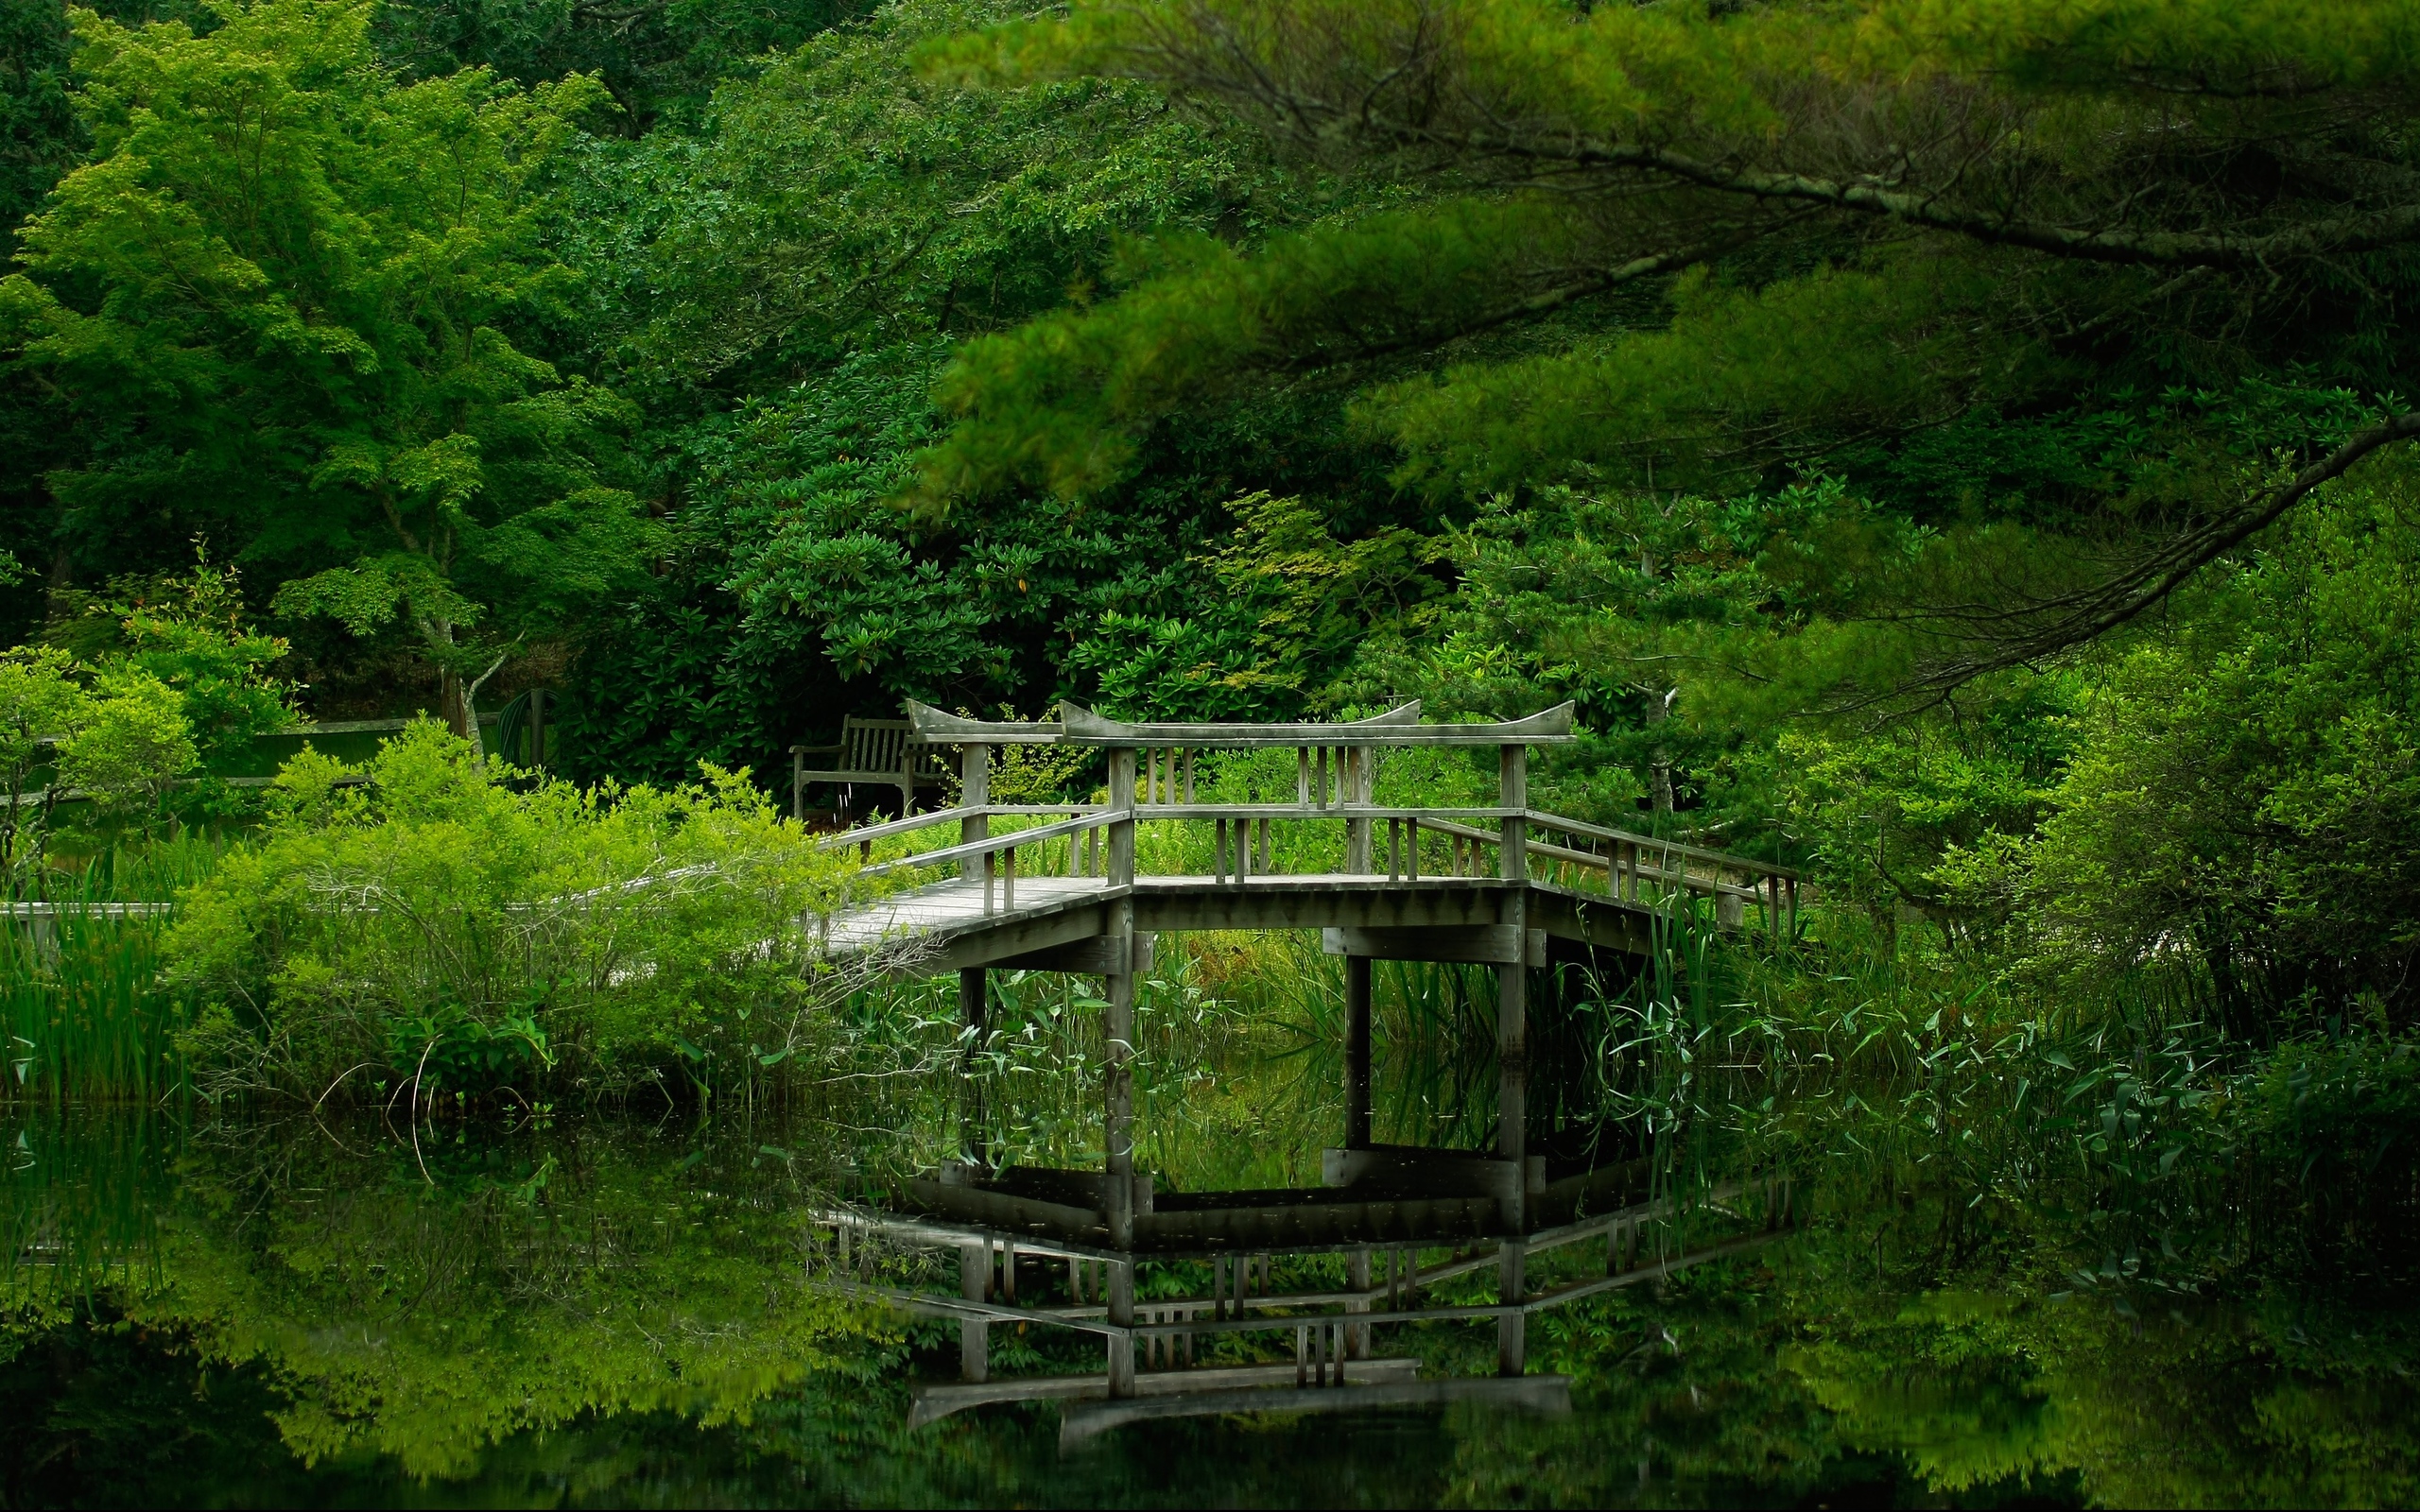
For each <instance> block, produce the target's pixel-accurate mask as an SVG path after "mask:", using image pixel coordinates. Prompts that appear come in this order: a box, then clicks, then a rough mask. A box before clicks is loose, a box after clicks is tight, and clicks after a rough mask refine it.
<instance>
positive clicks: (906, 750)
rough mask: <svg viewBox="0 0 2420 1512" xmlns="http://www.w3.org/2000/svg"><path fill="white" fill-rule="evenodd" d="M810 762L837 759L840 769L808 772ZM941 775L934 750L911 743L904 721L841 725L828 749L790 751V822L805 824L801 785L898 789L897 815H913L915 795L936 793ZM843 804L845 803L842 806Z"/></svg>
mask: <svg viewBox="0 0 2420 1512" xmlns="http://www.w3.org/2000/svg"><path fill="white" fill-rule="evenodd" d="M809 756H838V758H839V764H838V765H835V766H829V767H809V766H808V765H806V759H807V758H808V757H809ZM942 778H943V770H942V755H941V750H940V748H939V747H934V746H927V745H925V744H924V743H923V742H922V741H920V740H918V739H917V738H916V737H915V733H914V731H913V730H910V729H909V728H908V721H907V720H905V719H860V718H858V717H857V716H856V715H855V714H851V715H849V716H848V717H847V718H846V719H844V720H842V721H841V722H840V738H839V739H838V740H837V741H835V742H833V743H832V744H831V745H829V746H792V747H790V816H791V817H792V818H795V819H799V820H801V821H804V819H805V818H806V784H807V783H809V782H837V783H839V784H840V785H842V786H843V787H850V786H855V785H856V784H857V783H859V782H864V783H867V784H869V785H872V786H882V787H895V788H897V789H899V815H900V817H902V818H905V817H907V816H908V815H909V814H912V813H914V812H915V808H916V791H917V789H919V788H923V789H925V790H927V791H939V790H940V789H941V787H942ZM843 801H844V802H845V799H844V800H843Z"/></svg>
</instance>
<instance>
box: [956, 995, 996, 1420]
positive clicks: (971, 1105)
mask: <svg viewBox="0 0 2420 1512" xmlns="http://www.w3.org/2000/svg"><path fill="white" fill-rule="evenodd" d="M987 996H988V992H987V988H986V979H985V973H984V969H983V968H982V967H979V966H968V967H961V968H959V973H958V1017H959V1022H960V1023H962V1024H964V1025H965V1026H966V1027H967V1028H968V1029H971V1030H973V1031H974V1032H973V1033H972V1034H970V1035H968V1036H967V1037H966V1055H965V1059H964V1061H963V1062H962V1063H961V1064H960V1065H959V1092H960V1095H959V1125H958V1158H959V1160H962V1161H964V1162H965V1163H966V1164H968V1165H982V1164H985V1163H986V1162H985V1157H986V1156H987V1155H988V1154H989V1153H990V1151H989V1149H988V1148H987V1146H988V1144H989V1141H988V1140H987V1139H986V1138H985V1130H984V1125H985V1123H986V1122H987V1121H986V1120H985V1118H984V1116H983V1115H984V1106H983V1088H982V1084H981V1083H980V1082H978V1081H977V1080H976V1077H975V1061H976V1057H977V1054H978V1053H979V1052H980V1051H981V1050H982V1048H983V1031H984V1027H985V1023H986V1002H985V1000H986V998H987ZM975 1379H977V1380H980V1379H981V1378H980V1377H977V1378H975Z"/></svg>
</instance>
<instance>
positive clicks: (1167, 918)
mask: <svg viewBox="0 0 2420 1512" xmlns="http://www.w3.org/2000/svg"><path fill="white" fill-rule="evenodd" d="M1524 891H1526V893H1527V895H1528V896H1527V900H1526V906H1524V905H1523V903H1522V901H1521V900H1520V899H1519V898H1518V896H1517V895H1519V894H1521V893H1522V892H1524ZM984 894H985V888H984V885H983V883H982V882H981V880H980V879H952V880H949V881H944V882H937V883H933V884H930V885H926V886H923V887H919V888H916V889H915V890H913V891H910V892H903V893H898V894H894V895H892V896H890V897H888V898H884V899H881V900H878V901H877V902H872V903H867V904H863V905H860V906H858V907H856V908H854V909H850V910H847V911H845V912H842V913H838V914H836V915H834V916H833V918H832V920H831V924H830V926H829V930H828V933H827V935H826V948H827V950H828V952H829V953H830V954H832V955H834V956H836V957H844V956H849V955H854V954H859V953H862V952H867V951H873V950H878V949H888V950H890V951H893V952H895V953H896V954H898V957H899V962H900V967H899V969H900V970H902V971H913V972H927V971H929V972H940V971H953V970H959V969H962V968H965V967H972V966H985V965H995V964H997V965H1014V964H1019V963H1018V962H1017V961H1016V958H1017V957H1019V956H1026V955H1031V954H1036V953H1042V952H1049V951H1054V950H1059V949H1062V948H1063V947H1068V946H1073V945H1076V944H1079V943H1080V942H1083V941H1088V940H1093V939H1096V938H1098V937H1100V936H1105V935H1107V934H1109V933H1110V924H1109V920H1108V919H1107V917H1106V914H1107V905H1108V904H1110V903H1111V902H1115V901H1116V900H1118V899H1120V898H1132V902H1133V905H1134V928H1135V930H1136V931H1137V932H1138V933H1142V934H1150V933H1158V932H1161V931H1174V932H1184V931H1192V930H1222V929H1248V930H1267V929H1302V930H1309V929H1317V930H1322V931H1333V932H1337V934H1338V935H1340V936H1342V937H1341V938H1337V937H1331V938H1330V940H1329V942H1328V943H1329V947H1330V949H1331V950H1334V951H1335V952H1337V953H1338V954H1345V953H1348V952H1349V953H1350V954H1368V955H1377V956H1383V957H1387V958H1393V959H1412V960H1421V959H1433V960H1500V961H1502V962H1504V963H1506V964H1510V963H1511V962H1512V961H1513V960H1514V959H1516V958H1528V959H1530V960H1531V962H1532V964H1544V957H1545V955H1546V954H1547V953H1554V954H1564V952H1563V951H1562V950H1561V949H1559V947H1558V945H1557V943H1556V942H1563V944H1564V945H1567V946H1570V947H1577V948H1580V949H1583V950H1615V951H1622V952H1627V953H1630V954H1643V953H1645V952H1646V951H1647V950H1649V949H1650V948H1651V941H1652V938H1653V934H1652V924H1651V919H1652V918H1653V916H1654V913H1655V910H1654V909H1653V908H1652V907H1651V906H1649V905H1647V904H1644V903H1638V902H1625V901H1623V900H1620V899H1616V898H1611V897H1608V896H1606V895H1605V894H1603V893H1597V892H1586V891H1582V890H1579V889H1576V888H1571V887H1565V886H1561V885H1555V884H1551V883H1541V882H1536V881H1532V882H1530V883H1529V884H1528V885H1527V886H1526V888H1524V886H1523V885H1522V884H1519V883H1513V882H1508V881H1505V880H1503V879H1501V878H1495V877H1422V878H1419V879H1416V880H1414V879H1408V878H1402V877H1395V878H1389V877H1384V876H1370V875H1363V874H1357V873H1331V874H1323V875H1322V874H1309V875H1296V874H1286V873H1278V874H1271V875H1264V876H1254V877H1248V878H1246V879H1244V880H1243V881H1241V882H1237V881H1236V880H1234V879H1232V878H1230V879H1227V880H1225V881H1220V880H1218V879H1215V878H1210V877H1191V876H1169V877H1150V876H1145V877H1137V878H1135V879H1134V882H1133V884H1132V886H1126V887H1119V886H1113V885H1110V884H1109V883H1108V882H1107V881H1105V880H1103V879H1101V878H1098V877H1021V878H1019V879H1018V880H1017V884H1016V887H1015V890H1014V893H1013V895H1012V897H1013V902H1014V906H1013V907H1010V906H1007V900H1008V899H1009V898H1010V897H1011V895H1010V894H1009V893H1008V892H1007V890H1006V889H1004V888H1002V887H1000V886H999V885H998V884H997V883H996V882H995V883H994V886H993V889H992V905H991V907H990V909H989V911H987V910H986V908H985V897H984ZM1508 917H1518V918H1524V919H1525V927H1526V930H1527V932H1528V934H1529V936H1531V937H1530V938H1527V939H1523V940H1519V941H1515V940H1513V938H1512V935H1511V926H1509V925H1508V924H1506V923H1505V922H1504V921H1505V919H1507V918H1508ZM1034 964H1042V963H1038V962H1037V963H1034Z"/></svg>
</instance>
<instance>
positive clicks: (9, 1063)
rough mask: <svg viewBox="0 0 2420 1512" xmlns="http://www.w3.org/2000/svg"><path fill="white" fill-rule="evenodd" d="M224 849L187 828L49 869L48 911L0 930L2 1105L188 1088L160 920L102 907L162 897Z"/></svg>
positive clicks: (165, 1093) (177, 999)
mask: <svg viewBox="0 0 2420 1512" xmlns="http://www.w3.org/2000/svg"><path fill="white" fill-rule="evenodd" d="M225 851H226V842H225V841H223V840H220V839H217V838H216V837H213V836H211V835H208V834H206V833H185V832H181V833H176V834H173V835H170V836H167V837H165V838H164V839H161V840H159V841H156V842H153V843H151V844H148V845H144V846H139V847H137V846H117V847H112V848H110V849H109V850H106V851H100V852H98V853H97V854H95V855H93V856H91V857H89V858H88V859H87V860H86V861H85V864H84V865H83V866H82V867H80V868H77V869H74V870H60V871H54V872H52V873H50V874H49V876H48V878H47V879H46V880H47V882H48V885H47V887H46V889H45V891H46V892H47V894H48V897H47V898H46V899H45V900H44V901H45V902H48V903H49V904H50V905H51V907H52V909H53V910H54V911H53V913H52V914H51V916H50V917H49V918H47V919H15V920H12V921H10V922H9V923H8V924H7V925H6V927H5V928H0V1031H5V1033H6V1034H7V1035H8V1046H7V1059H6V1062H5V1074H0V1101H13V1102H34V1103H45V1102H46V1103H59V1102H65V1101H92V1100H107V1099H125V1098H130V1099H138V1100H143V1101H155V1100H157V1099H160V1098H163V1097H172V1096H181V1095H182V1094H184V1093H185V1092H187V1091H190V1090H191V1088H190V1083H189V1081H188V1079H187V1076H186V1068H185V1063H184V1058H183V1057H182V1054H181V1053H180V1051H179V1050H178V1047H177V1042H176V1039H177V1034H178V1032H179V1031H180V1030H181V1029H182V1028H183V1027H184V1026H185V1024H186V1022H187V1019H188V1013H189V1008H190V1005H189V1004H188V1002H187V1001H186V999H185V998H184V996H183V995H182V994H180V993H177V992H174V991H171V990H169V989H168V988H164V986H163V985H162V983H161V968H162V966H163V965H164V958H163V954H162V949H161V946H162V936H163V935H164V931H165V929H166V924H167V921H166V919H162V918H135V919H113V918H110V917H107V916H106V914H105V913H104V912H103V911H102V909H101V907H100V906H99V905H102V904H106V903H118V902H169V901H171V900H173V898H174V897H175V895H176V894H177V892H178V891H179V890H180V889H182V888H183V887H185V886H187V885H191V884H192V883H194V882H197V881H199V880H200V879H201V878H202V877H204V876H207V875H208V874H209V872H210V870H211V869H212V868H214V867H215V866H216V863H217V861H218V858H219V857H220V856H222V855H223V854H224V853H225Z"/></svg>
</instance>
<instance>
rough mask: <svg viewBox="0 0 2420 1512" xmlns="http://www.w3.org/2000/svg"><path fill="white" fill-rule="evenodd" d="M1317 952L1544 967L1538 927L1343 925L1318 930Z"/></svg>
mask: <svg viewBox="0 0 2420 1512" xmlns="http://www.w3.org/2000/svg"><path fill="white" fill-rule="evenodd" d="M1320 948H1321V949H1322V950H1323V951H1325V952H1326V953H1327V954H1330V955H1366V956H1369V957H1371V958H1373V959H1374V960H1381V961H1478V962H1486V963H1493V964H1495V965H1498V966H1517V965H1520V964H1522V963H1524V962H1526V963H1528V964H1529V965H1530V966H1544V965H1546V964H1547V935H1546V931H1545V930H1542V929H1528V930H1524V929H1515V928H1513V926H1512V925H1510V924H1429V925H1425V926H1423V927H1421V928H1417V929H1395V928H1375V929H1373V928H1364V927H1351V926H1348V927H1344V928H1337V929H1322V930H1321V931H1320Z"/></svg>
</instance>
